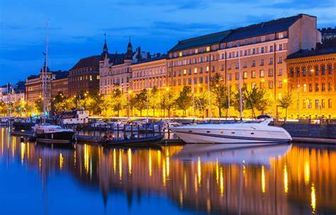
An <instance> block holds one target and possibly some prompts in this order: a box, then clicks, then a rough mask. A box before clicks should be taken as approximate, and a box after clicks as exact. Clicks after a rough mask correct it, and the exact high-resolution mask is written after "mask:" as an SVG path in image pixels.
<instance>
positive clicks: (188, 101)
mask: <svg viewBox="0 0 336 215" xmlns="http://www.w3.org/2000/svg"><path fill="white" fill-rule="evenodd" d="M192 100H193V98H192V94H191V88H190V87H189V86H184V87H183V89H182V90H181V92H180V95H179V97H178V98H177V99H176V105H177V107H178V108H180V109H181V110H183V113H184V116H186V114H187V109H188V108H190V107H191V105H192Z"/></svg>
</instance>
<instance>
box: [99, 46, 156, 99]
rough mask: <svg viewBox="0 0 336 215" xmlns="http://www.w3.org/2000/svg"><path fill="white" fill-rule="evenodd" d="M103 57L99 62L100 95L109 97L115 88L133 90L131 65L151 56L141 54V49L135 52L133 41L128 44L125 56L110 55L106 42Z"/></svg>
mask: <svg viewBox="0 0 336 215" xmlns="http://www.w3.org/2000/svg"><path fill="white" fill-rule="evenodd" d="M103 56H104V57H103V60H101V61H100V62H99V74H100V84H99V85H100V94H102V95H109V94H111V93H112V92H113V90H114V89H115V88H119V89H120V90H121V91H122V92H124V93H126V92H128V91H129V90H130V89H131V77H132V72H131V65H132V64H134V63H137V62H139V61H142V60H146V58H148V56H150V54H149V53H144V52H141V49H140V47H138V48H137V49H136V51H135V52H133V47H132V43H131V41H129V42H128V45H127V50H126V53H125V54H117V53H116V54H109V53H108V48H107V44H106V41H105V44H104V49H103Z"/></svg>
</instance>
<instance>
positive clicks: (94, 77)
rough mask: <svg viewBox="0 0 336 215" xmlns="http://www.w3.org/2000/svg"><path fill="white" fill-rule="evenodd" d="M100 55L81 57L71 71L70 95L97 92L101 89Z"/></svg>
mask: <svg viewBox="0 0 336 215" xmlns="http://www.w3.org/2000/svg"><path fill="white" fill-rule="evenodd" d="M100 59H101V56H100V55H96V56H91V57H86V58H82V59H80V60H79V61H78V62H77V63H76V64H75V66H73V67H72V68H71V69H70V73H69V78H68V79H69V80H68V82H69V89H68V90H69V96H77V95H79V94H81V93H86V92H88V93H90V94H97V93H98V91H99V60H100Z"/></svg>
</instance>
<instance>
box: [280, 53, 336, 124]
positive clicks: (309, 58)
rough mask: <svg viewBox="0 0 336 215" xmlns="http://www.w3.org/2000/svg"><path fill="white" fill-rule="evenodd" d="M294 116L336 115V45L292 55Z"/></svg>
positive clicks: (331, 116) (290, 80)
mask: <svg viewBox="0 0 336 215" xmlns="http://www.w3.org/2000/svg"><path fill="white" fill-rule="evenodd" d="M286 61H287V67H288V69H287V70H288V76H289V91H290V93H291V95H292V100H293V104H292V106H291V108H290V109H289V117H291V118H297V117H300V118H311V119H314V118H320V117H323V118H335V117H336V112H335V107H336V48H334V49H332V48H330V49H328V50H326V49H321V50H310V51H302V50H301V51H299V52H297V53H294V54H293V55H290V56H288V59H287V60H286Z"/></svg>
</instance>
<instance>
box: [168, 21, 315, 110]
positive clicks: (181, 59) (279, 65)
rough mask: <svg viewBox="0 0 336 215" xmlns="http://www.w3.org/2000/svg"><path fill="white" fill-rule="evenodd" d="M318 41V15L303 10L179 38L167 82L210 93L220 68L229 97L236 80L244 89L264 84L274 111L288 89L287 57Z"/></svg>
mask: <svg viewBox="0 0 336 215" xmlns="http://www.w3.org/2000/svg"><path fill="white" fill-rule="evenodd" d="M320 41H321V35H320V32H319V31H318V30H317V28H316V17H314V16H309V15H304V14H299V15H297V16H293V17H287V18H282V19H277V20H272V21H269V22H263V23H259V24H255V25H250V26H247V27H242V28H237V29H233V30H228V31H223V32H218V33H214V34H209V35H205V36H201V37H196V38H191V39H187V40H183V41H180V42H179V43H178V44H177V45H176V46H175V47H173V48H172V49H171V50H170V52H169V60H168V76H169V84H170V85H171V86H172V88H174V89H176V90H180V89H181V87H182V86H191V88H192V91H193V92H194V93H196V94H197V93H202V92H204V91H207V92H209V91H211V89H210V87H211V85H210V83H209V82H210V81H209V80H211V78H212V77H213V76H214V75H215V74H216V73H218V74H219V75H220V76H221V78H222V80H223V81H224V82H225V85H226V86H227V88H228V92H229V94H231V97H232V95H233V94H234V93H236V92H237V91H238V89H239V82H240V84H241V85H242V87H246V88H247V89H251V88H252V87H258V88H262V89H265V90H266V94H267V96H268V98H269V100H270V101H271V104H272V108H270V110H268V112H269V113H270V114H272V115H275V114H276V103H277V100H278V99H279V98H281V96H282V95H283V94H284V93H286V92H287V90H288V86H287V84H288V78H287V67H286V62H285V59H286V58H287V56H288V55H289V54H292V53H295V52H297V51H299V50H300V49H312V48H315V47H316V44H317V43H318V42H320ZM210 102H211V101H209V103H210ZM231 109H232V110H231V111H230V112H231V114H232V115H237V112H233V111H234V109H233V108H231ZM214 114H215V113H211V112H208V116H209V115H211V116H214Z"/></svg>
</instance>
